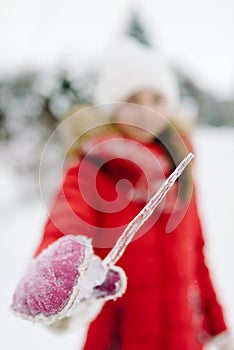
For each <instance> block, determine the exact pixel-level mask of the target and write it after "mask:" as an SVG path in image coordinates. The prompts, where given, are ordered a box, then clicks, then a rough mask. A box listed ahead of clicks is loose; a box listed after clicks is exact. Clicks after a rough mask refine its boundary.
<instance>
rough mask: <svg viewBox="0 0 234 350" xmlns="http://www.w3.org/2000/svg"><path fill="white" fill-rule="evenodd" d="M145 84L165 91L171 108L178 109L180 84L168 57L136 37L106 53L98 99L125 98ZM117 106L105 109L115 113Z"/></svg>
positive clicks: (121, 100)
mask: <svg viewBox="0 0 234 350" xmlns="http://www.w3.org/2000/svg"><path fill="white" fill-rule="evenodd" d="M144 88H150V89H153V90H154V91H155V92H157V93H159V94H161V95H162V96H163V97H164V98H165V100H166V102H167V107H168V111H169V112H172V111H175V109H176V108H177V106H178V102H179V88H178V84H177V80H176V77H175V75H174V74H173V72H172V71H171V69H170V68H169V67H168V65H167V64H166V62H165V60H164V59H163V58H162V57H161V56H160V55H159V54H158V53H157V52H156V51H155V50H154V49H152V48H150V47H147V46H143V45H142V44H140V43H139V42H137V41H136V40H135V39H133V38H130V37H129V38H127V37H126V38H124V39H121V40H120V42H119V43H117V44H116V45H115V47H114V48H110V49H109V54H107V55H106V58H105V62H104V64H103V69H102V71H101V72H100V79H99V81H98V83H97V86H96V90H95V93H94V102H95V103H96V104H102V103H107V104H109V103H112V102H124V101H126V100H127V98H128V97H130V96H131V95H132V94H134V93H136V92H137V91H139V90H142V89H144ZM116 106H117V104H112V105H111V104H110V105H109V106H108V105H107V106H106V107H107V108H104V109H103V111H104V112H105V111H106V113H113V111H114V109H115V107H116Z"/></svg>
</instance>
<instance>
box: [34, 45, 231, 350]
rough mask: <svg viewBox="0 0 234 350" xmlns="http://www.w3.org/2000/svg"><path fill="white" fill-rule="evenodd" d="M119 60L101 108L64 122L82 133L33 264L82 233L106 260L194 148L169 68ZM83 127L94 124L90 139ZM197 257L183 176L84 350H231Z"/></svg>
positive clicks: (129, 56)
mask: <svg viewBox="0 0 234 350" xmlns="http://www.w3.org/2000/svg"><path fill="white" fill-rule="evenodd" d="M119 52H120V53H121V54H119V55H118V57H114V58H112V59H109V62H108V63H107V64H106V66H105V70H104V71H103V72H102V74H101V77H102V78H101V79H100V81H99V84H98V86H97V89H96V93H95V99H96V102H97V103H105V104H104V105H102V106H99V107H98V108H97V111H98V112H97V111H96V112H97V113H96V112H95V113H94V112H93V110H92V109H85V110H84V111H83V112H81V113H80V114H81V117H80V118H79V115H80V114H79V113H78V114H77V118H70V120H69V119H68V121H67V122H66V123H65V127H64V129H65V128H67V130H70V132H73V133H74V128H76V127H78V129H79V128H80V129H79V130H78V131H76V132H78V133H79V136H80V137H79V138H78V140H77V142H76V143H74V144H73V145H72V147H71V148H70V150H69V152H68V156H69V157H68V159H69V161H68V162H67V171H66V174H65V178H64V181H63V184H62V188H61V190H60V191H59V192H58V194H57V196H56V198H55V201H54V204H53V206H52V209H51V212H50V216H49V219H48V221H47V223H46V225H45V229H44V234H43V239H42V241H41V243H40V245H39V247H38V249H37V252H36V255H38V254H39V253H40V252H41V251H42V250H43V249H44V248H46V247H47V246H48V245H49V244H51V243H52V242H54V241H55V240H56V239H58V238H59V237H61V236H63V235H65V234H75V235H76V234H85V235H87V236H88V237H92V241H93V245H94V247H95V253H96V254H97V255H99V256H100V257H101V258H104V257H105V256H106V255H107V253H108V252H109V250H110V248H111V247H112V246H113V245H114V243H115V242H116V240H117V238H118V237H119V235H120V234H121V233H122V231H123V229H124V227H126V225H127V224H128V222H129V221H131V220H132V218H133V217H134V216H135V215H136V214H137V213H138V212H139V211H140V210H141V208H142V207H143V206H144V205H145V203H146V201H147V200H148V199H149V198H150V196H151V195H152V194H153V193H154V192H155V191H156V190H157V189H158V188H159V187H160V184H161V183H162V182H163V181H164V179H165V177H167V176H168V175H169V174H170V173H171V172H172V170H173V169H174V168H175V166H176V165H177V164H178V163H179V161H180V160H181V159H182V158H183V157H184V156H185V155H186V154H187V153H188V149H190V148H191V146H190V143H189V141H188V135H187V134H186V132H185V131H184V130H183V129H185V128H181V126H178V122H176V127H175V124H174V122H173V119H172V117H171V115H172V114H173V113H175V112H176V109H177V106H178V88H177V85H176V81H175V78H174V76H173V75H172V73H171V72H170V70H169V68H168V67H167V66H166V65H165V63H164V62H163V61H162V60H161V59H159V58H158V57H157V55H156V54H155V53H154V52H153V51H152V50H151V49H149V48H145V47H142V46H141V45H140V44H137V43H136V42H134V41H129V42H126V43H125V45H124V46H123V47H122V49H121V50H120V51H119ZM113 102H114V103H113ZM90 118H91V119H90ZM85 119H86V122H90V120H91V124H92V121H93V125H94V127H92V130H91V131H89V132H87V130H88V129H89V127H84V124H82V123H81V122H82V120H85ZM82 127H83V131H86V132H85V133H84V134H83V132H82ZM178 130H179V131H180V133H178ZM76 132H75V133H76ZM81 134H83V135H81ZM68 140H69V137H68ZM167 233H170V234H167ZM203 249H204V239H203V233H202V228H201V224H200V219H199V215H198V211H197V204H196V193H195V191H194V185H193V181H192V174H191V169H190V168H188V170H186V171H185V173H184V174H183V175H182V177H181V178H180V180H179V181H177V183H176V186H174V187H173V190H172V191H170V193H169V194H168V196H167V197H166V199H165V200H164V202H163V204H162V205H161V206H160V207H159V208H158V209H157V210H156V211H155V213H154V214H153V216H152V217H151V219H150V220H149V221H148V222H147V223H146V225H144V227H143V228H142V229H141V230H140V231H139V232H138V234H137V236H136V237H135V239H134V241H133V242H132V243H131V244H130V246H129V247H128V249H127V251H126V252H125V254H124V255H123V257H122V258H121V259H120V261H119V265H120V266H121V267H122V268H123V269H124V270H125V272H126V275H127V277H128V287H127V291H126V293H125V294H124V296H123V297H122V298H119V299H118V300H117V301H108V302H107V303H106V304H105V305H104V307H103V309H102V311H101V313H100V314H99V315H98V317H97V318H96V319H95V320H94V321H93V322H92V323H91V324H90V326H89V329H88V333H87V338H86V341H85V344H84V348H83V349H84V350H94V349H95V350H110V349H118V350H138V349H141V350H142V349H145V350H151V349H152V350H153V349H154V350H156V349H157V350H173V349H174V350H177V349H180V350H188V349H189V350H200V349H202V348H203V346H204V344H205V343H208V342H209V341H211V339H218V342H219V348H220V349H233V347H232V345H231V342H230V337H229V335H228V333H227V327H226V324H225V321H224V318H223V312H222V308H221V306H220V304H219V302H218V301H217V298H216V294H215V291H214V288H213V286H212V283H211V279H210V275H209V271H208V268H207V265H206V263H205V261H204V254H203Z"/></svg>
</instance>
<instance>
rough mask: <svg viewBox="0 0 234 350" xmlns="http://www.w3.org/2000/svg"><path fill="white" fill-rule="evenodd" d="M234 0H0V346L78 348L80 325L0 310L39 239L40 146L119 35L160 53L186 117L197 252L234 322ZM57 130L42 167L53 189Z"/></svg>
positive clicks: (88, 89)
mask: <svg viewBox="0 0 234 350" xmlns="http://www.w3.org/2000/svg"><path fill="white" fill-rule="evenodd" d="M233 13H234V3H233V1H232V0H222V1H221V0H218V1H215V2H214V1H211V0H204V1H202V0H197V1H190V2H188V1H185V0H176V1H173V2H172V1H169V0H164V1H158V0H145V1H140V0H139V1H136V0H135V1H134V0H119V1H118V2H117V1H108V0H98V1H95V2H94V1H92V0H86V1H81V0H76V1H75V0H68V1H66V2H64V1H58V0H57V1H55V0H47V1H45V0H40V1H39V0H34V1H29V0H21V1H16V0H8V1H6V0H0V176H1V178H0V215H1V231H2V232H1V236H0V276H1V292H0V327H1V328H0V329H1V333H2V334H1V337H0V347H1V349H4V350H14V349H19V348H20V349H21V348H24V349H25V350H27V349H32V348H33V349H34V350H37V349H41V348H43V349H55V348H56V349H58V350H59V349H64V348H65V347H66V349H67V350H68V349H79V344H81V343H82V339H83V333H84V330H80V331H77V330H75V331H73V332H70V333H66V334H63V335H60V334H53V333H51V332H49V331H48V330H46V329H43V328H41V327H39V326H37V325H31V324H29V323H28V322H27V321H23V320H20V319H17V318H15V317H14V316H12V315H11V314H10V312H9V305H10V303H11V297H12V293H13V291H14V288H15V286H16V283H17V280H18V279H19V278H20V276H21V275H22V273H23V271H24V268H25V266H26V264H27V262H28V260H29V258H30V257H31V255H32V253H33V251H34V249H35V247H36V245H37V244H38V242H39V240H40V235H41V232H42V227H43V224H44V222H45V220H46V213H45V210H44V207H43V203H42V200H41V197H40V189H39V166H40V158H41V155H42V152H43V148H44V146H45V144H46V142H47V140H48V138H49V136H50V134H51V133H52V132H53V130H54V129H55V128H56V125H57V123H58V122H59V120H60V119H61V118H62V117H63V116H64V114H66V113H67V112H69V110H70V109H71V108H72V106H74V105H75V104H77V103H80V102H82V103H92V93H93V89H94V87H95V84H96V81H97V78H98V74H99V67H100V64H101V61H102V59H103V55H104V53H105V50H106V48H107V47H108V46H109V45H110V44H112V45H113V43H114V41H115V40H117V39H118V38H119V36H121V35H130V36H133V37H134V38H136V39H138V40H139V41H141V42H142V43H143V44H145V45H149V46H153V47H155V48H156V49H157V50H158V51H159V52H161V53H163V54H164V55H165V56H166V57H167V59H168V60H169V62H170V63H171V65H172V67H173V68H174V70H175V72H176V75H177V77H178V79H179V82H180V92H181V101H182V109H183V111H184V113H185V115H186V116H187V118H189V119H190V120H192V121H193V122H195V123H196V128H195V130H194V133H193V142H194V147H195V152H196V156H197V157H196V158H197V160H196V167H195V178H196V181H197V186H198V193H199V200H200V208H201V217H202V221H203V224H204V231H205V237H206V241H207V244H206V253H207V260H208V263H209V264H210V267H211V273H212V276H213V279H214V283H215V286H216V289H217V291H218V293H219V296H220V299H221V301H222V303H223V305H224V311H225V314H226V318H227V322H228V324H229V326H230V329H231V331H232V332H234V299H233V295H234V280H233V266H234V254H233V247H234V236H233V209H234V206H233V198H234V184H233V172H234V47H233V36H234V22H233ZM60 157H61V142H60V140H59V139H56V138H55V139H54V145H53V149H52V151H51V155H50V158H49V163H48V169H47V173H46V178H45V179H44V181H46V186H47V188H48V193H47V196H48V198H50V197H51V195H52V193H53V191H54V190H55V180H54V179H55V178H56V177H58V174H57V173H56V169H57V168H56V165H57V164H58V162H59V160H60Z"/></svg>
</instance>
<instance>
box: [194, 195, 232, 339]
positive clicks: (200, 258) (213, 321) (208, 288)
mask: <svg viewBox="0 0 234 350" xmlns="http://www.w3.org/2000/svg"><path fill="white" fill-rule="evenodd" d="M194 207H195V208H194V213H195V214H194V215H195V225H196V230H197V240H196V250H197V280H198V284H199V287H200V293H201V304H202V309H203V317H204V328H205V330H206V331H207V333H208V334H210V335H211V336H213V335H216V334H219V333H221V332H223V331H225V330H226V329H227V326H226V324H225V321H224V316H223V311H222V307H221V305H220V303H219V301H218V299H217V296H216V293H215V290H214V286H213V284H212V281H211V276H210V272H209V269H208V266H207V264H206V262H205V257H204V246H205V243H204V237H203V232H202V227H201V222H200V218H199V214H198V209H197V204H196V199H194Z"/></svg>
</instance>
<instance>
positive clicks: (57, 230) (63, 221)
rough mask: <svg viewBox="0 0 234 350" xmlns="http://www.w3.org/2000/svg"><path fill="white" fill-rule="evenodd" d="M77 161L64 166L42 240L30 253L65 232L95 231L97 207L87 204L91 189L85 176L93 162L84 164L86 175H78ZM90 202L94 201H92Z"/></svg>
mask: <svg viewBox="0 0 234 350" xmlns="http://www.w3.org/2000/svg"><path fill="white" fill-rule="evenodd" d="M79 168H80V165H79V164H78V165H76V166H73V167H70V168H68V170H67V171H66V173H65V176H64V180H63V183H62V186H61V188H60V189H59V190H58V192H57V194H56V196H55V199H54V201H53V204H52V208H51V210H50V213H49V217H48V219H47V221H46V224H45V227H44V232H43V236H42V240H41V242H40V244H39V246H38V248H37V250H36V252H35V254H34V256H37V255H38V254H39V253H40V252H41V251H42V250H43V249H45V248H46V247H47V246H48V245H49V244H51V243H53V242H54V241H56V240H57V239H58V238H60V237H62V236H63V235H66V234H73V235H77V234H81V235H86V236H88V237H92V236H93V235H94V234H95V227H96V219H97V211H96V210H95V208H94V206H93V205H92V204H91V203H92V201H94V200H95V198H94V196H95V191H91V190H90V188H89V187H90V184H89V181H88V178H89V177H90V176H92V173H93V172H94V171H95V169H94V164H92V163H91V162H87V164H86V165H85V174H86V176H81V177H79V181H78V174H79ZM93 203H94V202H93Z"/></svg>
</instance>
